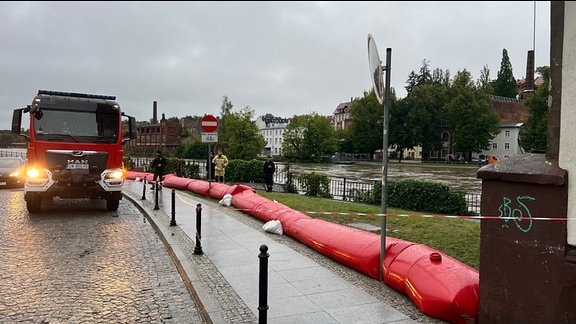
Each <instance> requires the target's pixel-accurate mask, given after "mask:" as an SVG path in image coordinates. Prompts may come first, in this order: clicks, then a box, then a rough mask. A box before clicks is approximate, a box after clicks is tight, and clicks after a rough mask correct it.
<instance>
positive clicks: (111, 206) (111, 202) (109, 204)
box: [106, 197, 120, 211]
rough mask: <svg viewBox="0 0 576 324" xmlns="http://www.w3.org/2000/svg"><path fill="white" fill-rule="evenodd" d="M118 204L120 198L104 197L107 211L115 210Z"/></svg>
mask: <svg viewBox="0 0 576 324" xmlns="http://www.w3.org/2000/svg"><path fill="white" fill-rule="evenodd" d="M119 205H120V200H119V199H117V198H114V197H112V198H108V199H106V208H107V209H108V211H117V210H118V206H119Z"/></svg>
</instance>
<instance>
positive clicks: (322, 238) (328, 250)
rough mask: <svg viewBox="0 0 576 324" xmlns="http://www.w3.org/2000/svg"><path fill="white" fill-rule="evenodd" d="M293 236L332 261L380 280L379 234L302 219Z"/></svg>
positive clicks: (316, 220)
mask: <svg viewBox="0 0 576 324" xmlns="http://www.w3.org/2000/svg"><path fill="white" fill-rule="evenodd" d="M292 227H293V233H292V236H293V237H294V238H295V239H297V240H298V241H300V242H302V243H304V244H306V245H308V246H309V247H311V248H313V249H314V250H316V251H318V252H320V253H321V254H323V255H326V256H328V257H329V258H331V259H332V260H335V261H338V262H340V263H342V264H344V265H347V266H348V267H350V268H352V269H355V270H358V271H360V272H361V273H364V274H366V275H368V276H370V277H372V278H375V279H379V277H380V266H379V264H380V235H378V234H374V233H371V232H367V231H364V230H360V229H356V228H353V227H348V226H344V225H340V224H334V223H331V222H328V221H325V220H322V219H315V218H309V219H299V220H297V221H295V222H294V224H293V225H292Z"/></svg>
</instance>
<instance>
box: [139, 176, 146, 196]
mask: <svg viewBox="0 0 576 324" xmlns="http://www.w3.org/2000/svg"><path fill="white" fill-rule="evenodd" d="M140 199H142V200H145V199H146V178H144V179H142V198H140Z"/></svg>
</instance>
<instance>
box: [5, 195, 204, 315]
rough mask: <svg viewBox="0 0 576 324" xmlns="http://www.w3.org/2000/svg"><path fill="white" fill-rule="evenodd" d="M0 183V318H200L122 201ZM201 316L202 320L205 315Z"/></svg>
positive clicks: (148, 229) (158, 244)
mask: <svg viewBox="0 0 576 324" xmlns="http://www.w3.org/2000/svg"><path fill="white" fill-rule="evenodd" d="M23 196H24V195H23V191H22V190H21V189H12V190H0V206H2V207H1V208H2V209H3V210H2V212H1V213H0V237H1V241H0V322H1V323H15V322H18V323H137V322H138V323H206V322H207V320H206V319H205V317H204V316H202V312H201V307H197V305H196V304H195V302H194V299H193V298H191V294H190V292H189V290H188V289H187V287H186V284H185V283H184V281H183V280H182V278H181V277H180V274H179V272H178V270H177V268H176V266H175V265H174V263H173V262H172V259H171V258H170V255H169V253H168V252H167V249H166V247H165V246H164V244H163V243H162V241H161V239H160V238H159V236H158V235H157V233H156V232H155V230H154V228H153V226H151V224H150V223H149V222H148V221H147V220H146V218H145V217H143V215H142V212H141V211H140V210H138V209H137V208H136V207H135V206H134V205H133V204H132V203H131V202H130V201H129V200H127V199H123V200H122V201H121V202H120V207H119V209H118V212H108V211H106V207H105V202H104V201H92V200H89V199H77V200H72V201H70V200H60V199H55V200H54V201H52V202H46V203H43V212H42V213H41V214H32V215H29V214H28V212H27V210H26V206H25V202H24V198H23ZM208 322H209V320H208Z"/></svg>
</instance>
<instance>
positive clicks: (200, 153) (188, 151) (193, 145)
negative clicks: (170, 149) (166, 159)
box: [176, 139, 208, 159]
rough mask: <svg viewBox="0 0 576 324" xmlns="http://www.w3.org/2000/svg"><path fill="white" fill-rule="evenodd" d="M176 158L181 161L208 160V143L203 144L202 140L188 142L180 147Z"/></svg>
mask: <svg viewBox="0 0 576 324" xmlns="http://www.w3.org/2000/svg"><path fill="white" fill-rule="evenodd" d="M176 156H177V157H179V158H181V159H207V158H208V143H202V140H201V139H195V140H191V141H186V142H184V143H182V144H180V145H179V146H178V148H177V149H176Z"/></svg>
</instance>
